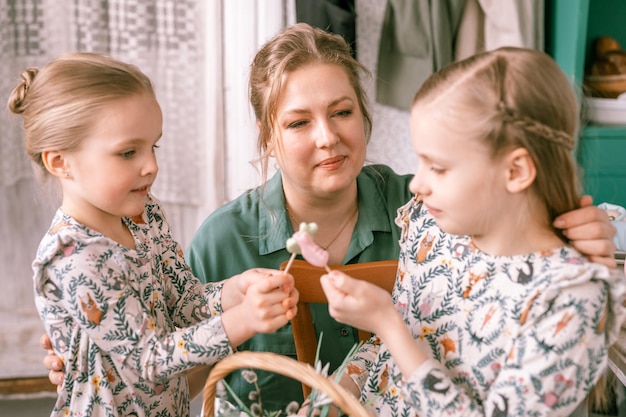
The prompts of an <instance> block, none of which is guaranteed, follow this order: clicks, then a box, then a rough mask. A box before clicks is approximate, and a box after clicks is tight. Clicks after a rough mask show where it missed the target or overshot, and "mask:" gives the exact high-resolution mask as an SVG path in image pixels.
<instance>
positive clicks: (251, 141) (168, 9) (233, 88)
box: [0, 0, 286, 378]
mask: <svg viewBox="0 0 626 417" xmlns="http://www.w3.org/2000/svg"><path fill="white" fill-rule="evenodd" d="M285 16H286V14H285V0H0V97H1V98H2V100H0V101H2V103H3V104H2V106H4V103H5V102H6V101H5V100H6V98H8V95H9V93H10V91H11V89H12V88H13V87H14V86H15V84H16V83H17V80H18V76H19V71H20V70H21V69H23V68H25V67H27V66H39V67H40V66H42V65H43V64H45V63H46V62H47V61H49V60H50V59H52V58H53V57H55V56H57V55H59V54H60V53H64V52H69V51H92V52H102V53H107V54H109V55H112V56H114V57H116V58H118V59H121V60H124V61H127V62H130V63H133V64H135V65H137V66H139V67H140V68H141V69H142V70H143V71H144V72H146V73H147V74H148V75H149V76H150V77H151V79H152V81H153V82H154V85H155V89H156V92H157V96H158V99H159V102H160V103H161V106H162V108H163V113H164V135H163V140H162V141H161V148H160V149H159V150H158V151H157V152H158V158H159V167H160V172H159V178H158V180H157V182H156V184H155V186H154V188H153V193H154V194H155V196H156V197H157V198H159V199H160V200H161V201H162V202H163V203H164V205H165V210H166V213H167V214H168V218H169V221H170V223H171V226H172V230H173V232H174V236H175V237H176V239H177V240H178V241H179V242H180V243H181V244H182V246H183V247H184V248H186V247H187V245H188V243H189V241H190V240H191V238H192V237H193V234H194V232H195V230H196V229H197V227H198V226H199V224H200V222H201V221H202V220H203V219H204V218H205V217H206V216H207V215H208V214H209V213H210V212H211V211H213V210H214V209H216V208H217V207H219V206H220V205H221V204H223V203H224V202H226V201H228V200H230V199H232V198H234V197H236V196H237V195H238V194H239V193H241V192H242V191H244V190H245V189H247V188H250V187H252V186H255V185H257V184H258V183H259V181H260V177H259V175H258V173H257V172H256V170H255V169H254V168H253V167H252V166H251V165H250V164H249V161H250V160H252V159H253V157H254V156H255V154H256V126H255V125H254V122H253V121H252V120H253V116H252V113H251V111H250V110H249V106H248V102H247V77H248V68H249V65H250V61H251V59H252V56H253V55H254V52H255V51H256V50H257V48H258V47H259V46H260V45H261V44H262V43H263V42H265V41H266V40H267V39H268V38H269V37H270V36H272V35H274V34H275V33H276V32H278V31H279V30H280V29H281V28H282V27H283V26H284V25H285V24H286V20H285V19H286V18H285ZM112 175H114V174H113V173H112ZM57 206H58V198H57V197H56V195H55V194H54V193H53V192H52V191H51V190H49V189H48V188H46V187H44V186H42V185H40V184H39V182H38V181H36V180H35V179H34V178H33V173H32V169H31V166H30V163H29V161H28V160H27V158H26V157H25V155H24V150H23V143H22V139H21V131H20V125H19V118H17V117H15V116H14V115H9V114H8V111H6V110H5V111H0V239H1V240H0V242H2V243H1V245H2V246H0V249H1V250H0V262H1V264H2V265H3V273H2V274H1V275H0V284H1V285H2V289H3V292H4V297H3V302H2V303H0V378H12V377H28V376H40V375H44V374H45V373H46V372H45V370H44V369H43V367H42V364H41V360H42V355H43V351H42V350H41V349H40V348H39V345H38V339H39V337H40V336H41V334H42V333H43V327H42V326H41V323H40V321H39V318H38V316H37V313H36V310H35V307H34V303H33V292H32V272H31V269H30V263H31V262H32V258H33V256H34V253H35V250H36V247H37V244H38V242H39V240H40V239H41V236H42V235H43V233H45V231H46V229H47V227H48V225H49V222H50V219H51V216H52V213H53V212H54V210H55V209H56V207H57Z"/></svg>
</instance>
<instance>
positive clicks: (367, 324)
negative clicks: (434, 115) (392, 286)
mask: <svg viewBox="0 0 626 417" xmlns="http://www.w3.org/2000/svg"><path fill="white" fill-rule="evenodd" d="M321 283H322V288H323V289H324V293H325V294H326V298H328V311H329V313H330V315H331V317H333V318H334V319H335V320H337V321H339V322H341V323H346V324H349V325H351V326H354V327H357V328H359V329H363V330H368V331H370V332H373V333H379V330H380V329H381V326H385V323H386V322H387V320H388V318H389V315H390V314H398V313H397V311H396V309H395V308H394V306H393V301H392V299H391V297H390V296H389V293H388V292H387V291H386V290H384V289H382V288H380V287H378V286H377V285H374V284H371V283H369V282H366V281H361V280H358V279H354V278H352V277H350V276H348V275H346V274H344V273H343V272H340V271H331V272H330V273H329V274H326V275H323V276H322V277H321Z"/></svg>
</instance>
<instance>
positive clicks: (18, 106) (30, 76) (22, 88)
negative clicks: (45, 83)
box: [7, 68, 39, 114]
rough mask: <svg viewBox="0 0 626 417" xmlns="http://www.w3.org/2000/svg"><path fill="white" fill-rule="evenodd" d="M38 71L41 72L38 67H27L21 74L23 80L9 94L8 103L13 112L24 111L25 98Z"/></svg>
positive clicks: (19, 112)
mask: <svg viewBox="0 0 626 417" xmlns="http://www.w3.org/2000/svg"><path fill="white" fill-rule="evenodd" d="M37 73H39V69H37V68H26V69H25V70H24V71H22V73H21V74H20V76H21V78H22V80H21V82H20V83H19V84H18V85H17V87H15V89H14V90H13V92H12V93H11V95H10V96H9V102H8V104H7V106H8V108H9V110H11V111H12V112H13V113H17V114H21V113H22V112H23V111H24V107H23V106H24V100H26V95H27V94H28V90H30V86H31V85H32V83H33V81H34V80H35V77H36V76H37Z"/></svg>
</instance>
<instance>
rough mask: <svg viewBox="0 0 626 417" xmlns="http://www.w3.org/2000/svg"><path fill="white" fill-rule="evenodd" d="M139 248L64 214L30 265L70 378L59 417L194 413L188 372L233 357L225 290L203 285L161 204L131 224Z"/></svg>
mask: <svg viewBox="0 0 626 417" xmlns="http://www.w3.org/2000/svg"><path fill="white" fill-rule="evenodd" d="M124 221H125V223H126V224H127V225H128V227H129V229H130V231H131V233H132V234H133V237H134V239H135V244H136V250H131V249H128V248H125V247H123V246H121V245H119V244H117V243H116V242H114V241H113V240H111V239H109V238H107V237H105V236H103V235H102V234H100V233H98V232H95V231H94V230H91V229H89V228H88V227H86V226H84V225H82V224H80V223H78V222H76V221H75V220H74V219H73V218H71V217H69V216H67V215H66V214H64V213H63V212H61V211H60V210H59V211H57V213H56V215H55V217H54V219H53V221H52V225H51V227H50V229H49V230H48V233H47V234H46V235H45V236H44V238H43V239H42V241H41V243H40V245H39V249H38V251H37V257H36V259H35V261H34V262H33V271H34V285H35V303H36V306H37V309H38V311H39V315H40V317H41V319H42V320H43V323H44V326H45V328H46V332H47V333H48V335H49V336H50V338H51V341H52V344H53V347H54V350H55V352H56V353H57V355H59V356H60V357H61V358H62V359H63V360H64V362H65V367H64V371H65V380H64V382H63V386H62V390H61V393H60V394H59V397H58V400H57V402H56V405H55V408H54V410H53V412H52V416H90V417H97V416H151V417H157V416H187V415H189V389H188V385H187V378H186V376H185V371H187V370H189V369H190V368H192V367H193V366H194V365H198V364H213V363H215V362H217V361H218V360H220V359H221V358H224V357H225V356H227V355H229V354H231V353H232V349H231V347H230V344H229V341H228V339H227V337H226V334H225V332H224V329H223V327H222V322H221V318H220V315H219V314H220V312H221V304H220V296H221V288H222V284H215V283H210V284H208V285H202V284H201V283H200V282H199V281H198V280H197V279H196V278H195V277H194V276H193V275H192V274H191V271H190V269H189V268H188V267H187V265H186V264H185V261H184V259H183V253H182V251H181V249H180V248H179V246H178V244H177V243H176V242H175V241H174V240H173V239H172V238H171V235H170V231H169V226H168V225H167V222H166V220H165V218H164V215H163V212H162V211H161V209H160V207H159V205H158V204H157V203H156V202H155V201H154V200H152V199H151V198H150V199H149V200H148V203H147V205H146V208H145V211H144V213H143V214H142V215H141V216H138V217H136V218H133V219H124Z"/></svg>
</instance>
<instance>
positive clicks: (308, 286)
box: [280, 259, 398, 398]
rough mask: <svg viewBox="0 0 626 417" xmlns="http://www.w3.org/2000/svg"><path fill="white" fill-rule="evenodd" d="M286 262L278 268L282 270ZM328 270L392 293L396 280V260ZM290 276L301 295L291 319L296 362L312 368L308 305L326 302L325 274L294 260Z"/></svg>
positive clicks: (314, 338) (363, 334) (313, 334)
mask: <svg viewBox="0 0 626 417" xmlns="http://www.w3.org/2000/svg"><path fill="white" fill-rule="evenodd" d="M286 266H287V261H285V262H283V263H282V264H281V265H280V269H281V270H284V269H285V267H286ZM331 269H335V270H338V271H342V272H344V273H346V274H348V275H350V276H351V277H353V278H356V279H362V280H365V281H368V282H371V283H372V284H375V285H378V286H379V287H381V288H384V289H385V290H387V291H388V292H389V294H391V291H392V290H393V285H394V282H395V280H396V271H397V269H398V261H397V260H392V261H372V262H362V263H357V264H351V265H333V266H331ZM289 273H290V274H291V275H293V278H294V281H295V286H296V288H297V289H298V292H299V293H300V298H299V301H298V314H296V316H295V317H294V318H293V319H292V320H291V328H292V331H293V339H294V342H295V345H296V356H297V358H298V361H300V362H305V363H308V364H310V365H311V366H315V352H316V350H317V334H316V332H315V327H314V326H313V318H312V317H311V310H310V308H309V304H310V303H328V300H327V299H326V295H325V294H324V291H323V290H322V284H321V283H320V277H321V276H322V275H324V274H326V270H325V269H324V268H318V267H316V266H313V265H311V264H309V263H308V262H306V261H303V260H299V259H295V260H294V261H293V263H292V264H291V266H290V267H289ZM370 336H371V333H369V332H367V331H365V330H361V329H359V340H363V341H364V340H367V339H369V337H370ZM302 391H303V393H304V398H306V397H308V395H309V393H310V388H309V387H308V386H306V385H304V384H303V385H302Z"/></svg>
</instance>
